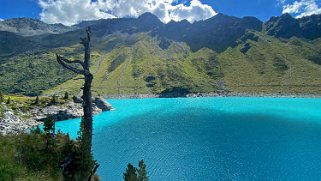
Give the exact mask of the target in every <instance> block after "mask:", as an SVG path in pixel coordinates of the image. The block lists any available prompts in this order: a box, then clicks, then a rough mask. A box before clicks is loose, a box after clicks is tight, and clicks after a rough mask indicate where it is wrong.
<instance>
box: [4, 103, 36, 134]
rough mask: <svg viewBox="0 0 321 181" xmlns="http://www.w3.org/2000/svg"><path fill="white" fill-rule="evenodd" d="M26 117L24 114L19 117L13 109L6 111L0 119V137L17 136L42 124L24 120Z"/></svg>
mask: <svg viewBox="0 0 321 181" xmlns="http://www.w3.org/2000/svg"><path fill="white" fill-rule="evenodd" d="M24 116H26V115H25V114H23V113H20V115H17V113H14V111H13V110H11V109H8V110H6V111H5V112H4V113H3V115H2V118H0V135H7V134H17V133H20V132H23V131H25V130H26V129H29V128H31V127H34V126H37V125H39V124H40V122H38V121H35V120H33V119H22V117H24Z"/></svg>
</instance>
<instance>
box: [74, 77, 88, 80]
mask: <svg viewBox="0 0 321 181" xmlns="http://www.w3.org/2000/svg"><path fill="white" fill-rule="evenodd" d="M84 79H85V78H83V77H79V78H74V79H73V80H84Z"/></svg>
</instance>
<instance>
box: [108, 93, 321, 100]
mask: <svg viewBox="0 0 321 181" xmlns="http://www.w3.org/2000/svg"><path fill="white" fill-rule="evenodd" d="M102 97H103V98H105V99H145V98H201V97H262V98H321V94H320V95H317V94H283V93H281V94H280V93H240V92H223V93H217V92H216V93H215V92H213V93H191V94H186V95H178V94H166V95H161V94H122V95H104V96H102Z"/></svg>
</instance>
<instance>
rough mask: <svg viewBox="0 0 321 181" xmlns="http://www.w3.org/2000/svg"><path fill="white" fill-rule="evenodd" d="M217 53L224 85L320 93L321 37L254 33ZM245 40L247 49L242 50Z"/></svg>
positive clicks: (256, 90)
mask: <svg viewBox="0 0 321 181" xmlns="http://www.w3.org/2000/svg"><path fill="white" fill-rule="evenodd" d="M256 35H257V36H258V37H259V39H258V41H257V42H256V41H252V40H247V41H246V42H243V43H242V44H240V45H239V46H238V47H235V48H233V49H228V50H227V51H225V52H224V53H222V54H220V55H219V60H220V63H221V65H222V69H223V72H224V80H225V84H226V87H227V88H228V89H229V90H231V91H238V92H248V93H287V94H293V93H300V94H316V93H321V76H320V73H321V66H320V65H319V64H320V60H321V56H320V53H318V52H320V48H318V47H320V44H321V40H315V41H313V42H307V41H304V40H301V39H297V38H292V39H289V40H284V41H280V40H279V39H276V38H273V37H270V36H266V35H264V34H263V33H256ZM245 44H249V45H250V47H251V48H250V49H249V50H248V51H247V52H246V53H245V54H243V53H242V52H241V49H242V48H244V47H245Z"/></svg>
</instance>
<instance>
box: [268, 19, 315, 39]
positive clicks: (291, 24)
mask: <svg viewBox="0 0 321 181" xmlns="http://www.w3.org/2000/svg"><path fill="white" fill-rule="evenodd" d="M264 30H265V31H266V32H267V34H268V35H272V36H276V37H281V38H290V37H293V36H296V37H300V38H306V39H316V38H320V37H321V15H312V16H308V17H303V18H300V19H295V18H293V17H292V16H291V15H289V14H284V15H282V16H280V17H272V18H271V19H270V20H269V21H268V22H266V23H265V24H264Z"/></svg>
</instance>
